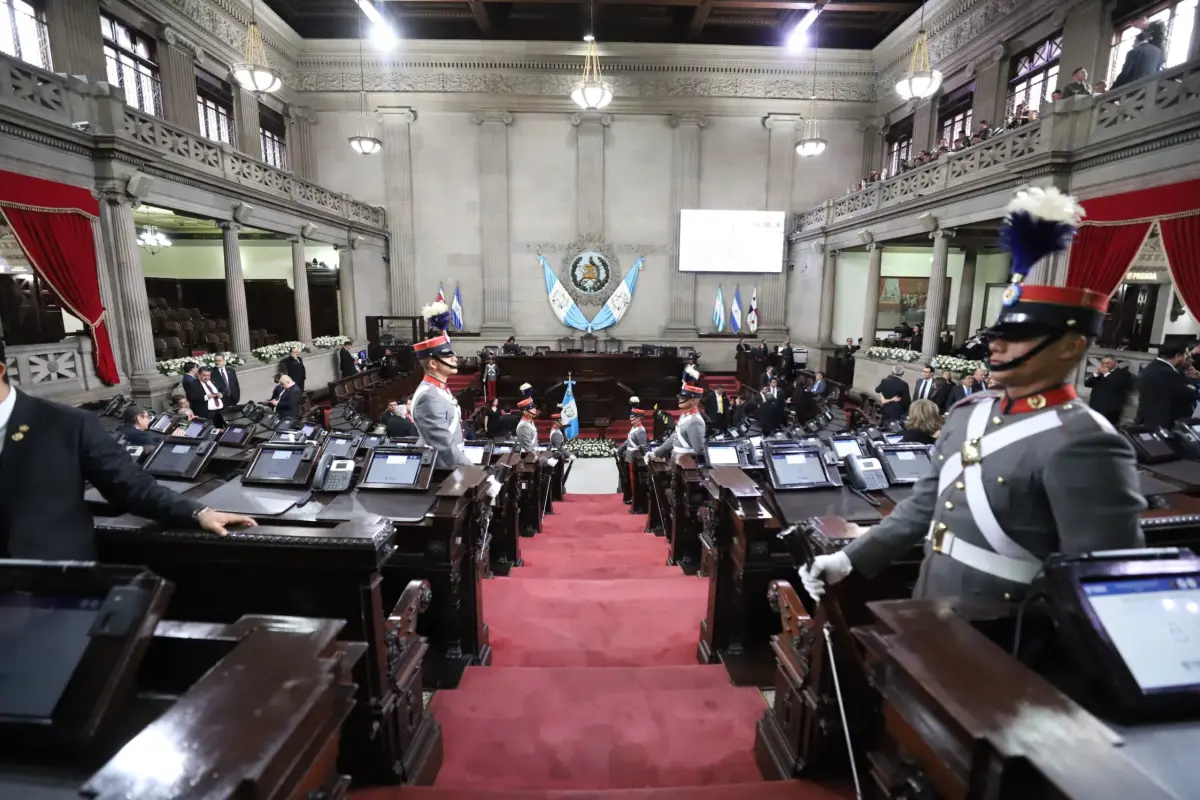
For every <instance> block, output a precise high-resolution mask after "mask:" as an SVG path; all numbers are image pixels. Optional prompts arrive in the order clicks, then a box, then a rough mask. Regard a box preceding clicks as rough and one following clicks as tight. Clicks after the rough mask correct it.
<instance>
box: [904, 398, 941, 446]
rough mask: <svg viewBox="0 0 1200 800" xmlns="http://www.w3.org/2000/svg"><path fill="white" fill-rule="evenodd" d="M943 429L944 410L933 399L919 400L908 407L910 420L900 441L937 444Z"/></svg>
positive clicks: (905, 425)
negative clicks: (939, 432)
mask: <svg viewBox="0 0 1200 800" xmlns="http://www.w3.org/2000/svg"><path fill="white" fill-rule="evenodd" d="M941 429H942V410H941V409H940V408H938V407H937V404H936V403H934V402H933V401H932V400H917V401H914V402H913V404H912V405H911V406H909V407H908V421H907V422H905V423H904V432H903V433H902V434H900V441H902V442H911V443H913V444H936V443H937V436H938V431H940V430H941Z"/></svg>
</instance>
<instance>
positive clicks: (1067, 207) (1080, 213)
mask: <svg viewBox="0 0 1200 800" xmlns="http://www.w3.org/2000/svg"><path fill="white" fill-rule="evenodd" d="M1005 211H1006V212H1008V213H1009V214H1013V213H1016V212H1020V211H1024V212H1025V213H1027V214H1029V216H1031V217H1033V218H1034V219H1044V220H1048V221H1050V222H1065V223H1067V224H1068V225H1071V226H1073V227H1078V225H1079V221H1080V220H1082V219H1083V217H1084V215H1085V212H1084V210H1083V207H1082V206H1081V205H1079V203H1077V202H1076V201H1075V198H1074V197H1072V196H1071V195H1069V194H1063V193H1062V192H1060V191H1059V190H1058V189H1057V188H1055V187H1053V186H1049V187H1046V188H1044V189H1043V188H1042V187H1041V186H1031V187H1029V188H1028V189H1022V190H1021V191H1019V192H1017V194H1016V195H1015V196H1014V197H1013V199H1012V200H1010V201H1009V203H1008V207H1007V208H1005Z"/></svg>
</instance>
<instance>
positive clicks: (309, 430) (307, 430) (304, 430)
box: [300, 422, 317, 439]
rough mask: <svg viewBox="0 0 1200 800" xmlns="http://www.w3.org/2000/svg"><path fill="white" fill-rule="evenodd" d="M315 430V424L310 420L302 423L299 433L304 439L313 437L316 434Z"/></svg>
mask: <svg viewBox="0 0 1200 800" xmlns="http://www.w3.org/2000/svg"><path fill="white" fill-rule="evenodd" d="M316 432H317V426H316V425H313V424H312V423H311V422H306V423H304V425H303V427H301V428H300V434H301V435H302V436H303V437H304V438H305V439H311V438H313V436H314V435H315V434H316Z"/></svg>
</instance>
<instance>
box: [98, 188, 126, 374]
mask: <svg viewBox="0 0 1200 800" xmlns="http://www.w3.org/2000/svg"><path fill="white" fill-rule="evenodd" d="M99 199H100V201H101V205H103V202H104V197H103V195H101V196H100V197H99ZM92 247H93V249H94V250H95V251H96V280H97V282H98V283H99V286H100V305H102V306H103V307H104V326H105V327H106V328H107V329H108V338H109V340H110V342H111V343H112V350H113V359H114V360H115V361H116V362H117V378H118V382H119V383H125V381H126V374H127V373H126V372H125V365H126V364H127V363H129V357H128V355H127V354H126V352H125V315H124V314H123V313H122V312H121V298H120V297H119V296H118V295H117V292H116V290H115V289H114V288H113V278H112V273H111V270H112V266H111V264H112V260H111V258H110V257H109V248H108V244H107V243H106V242H105V241H104V230H103V226H102V225H101V221H100V220H99V219H93V220H92Z"/></svg>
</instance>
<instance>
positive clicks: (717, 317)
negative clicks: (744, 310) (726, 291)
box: [712, 286, 725, 333]
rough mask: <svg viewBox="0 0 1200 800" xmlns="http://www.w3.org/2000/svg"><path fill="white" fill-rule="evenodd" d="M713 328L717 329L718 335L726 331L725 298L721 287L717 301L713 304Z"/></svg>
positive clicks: (718, 288) (718, 289)
mask: <svg viewBox="0 0 1200 800" xmlns="http://www.w3.org/2000/svg"><path fill="white" fill-rule="evenodd" d="M712 319H713V327H714V328H716V329H717V333H720V332H721V331H723V330H725V296H724V295H723V294H721V287H720V286H718V287H717V299H716V302H714V303H713V317H712Z"/></svg>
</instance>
